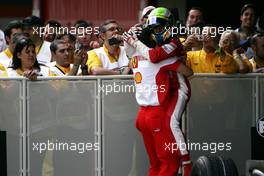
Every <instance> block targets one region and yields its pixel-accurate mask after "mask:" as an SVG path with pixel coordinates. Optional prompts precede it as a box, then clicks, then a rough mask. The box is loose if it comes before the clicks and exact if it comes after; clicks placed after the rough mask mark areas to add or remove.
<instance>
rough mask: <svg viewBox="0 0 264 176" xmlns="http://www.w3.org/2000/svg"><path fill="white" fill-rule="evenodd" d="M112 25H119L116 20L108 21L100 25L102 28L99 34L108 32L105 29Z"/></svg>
mask: <svg viewBox="0 0 264 176" xmlns="http://www.w3.org/2000/svg"><path fill="white" fill-rule="evenodd" d="M110 23H116V24H118V22H117V21H116V20H114V19H109V20H106V21H104V22H103V23H102V24H101V25H100V27H99V33H105V32H106V30H107V29H106V28H105V26H106V25H108V24H110Z"/></svg>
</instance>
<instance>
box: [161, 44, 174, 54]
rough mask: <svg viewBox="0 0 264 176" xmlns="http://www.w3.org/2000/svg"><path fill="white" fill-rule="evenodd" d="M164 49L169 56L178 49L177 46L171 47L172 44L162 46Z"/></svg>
mask: <svg viewBox="0 0 264 176" xmlns="http://www.w3.org/2000/svg"><path fill="white" fill-rule="evenodd" d="M162 48H163V49H164V51H165V52H166V53H167V54H170V53H171V52H172V51H174V50H175V49H176V46H174V45H171V44H165V45H163V46H162Z"/></svg>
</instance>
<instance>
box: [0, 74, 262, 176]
mask: <svg viewBox="0 0 264 176" xmlns="http://www.w3.org/2000/svg"><path fill="white" fill-rule="evenodd" d="M190 81H191V86H192V97H191V100H190V102H189V104H188V108H187V111H186V114H185V118H183V129H184V131H185V133H186V135H187V137H188V138H187V139H188V141H187V142H189V143H190V144H192V142H199V141H200V142H203V141H204V140H208V142H213V141H214V140H215V141H216V142H218V143H219V142H223V143H224V142H225V143H227V142H228V141H229V140H231V141H230V142H231V143H232V147H233V151H232V152H230V151H223V150H218V151H216V152H214V150H213V151H212V150H206V151H201V150H190V152H191V155H192V159H193V160H195V159H196V158H197V156H199V155H204V154H212V153H213V154H221V155H227V156H228V155H230V156H231V157H232V158H233V159H234V161H235V162H236V164H237V165H238V168H239V172H240V174H241V173H243V172H244V170H243V169H244V163H245V161H244V160H245V159H249V157H250V153H251V146H250V131H249V130H248V128H249V127H254V126H256V124H257V122H258V120H259V119H260V118H261V117H263V116H264V89H263V88H264V75H263V74H245V75H240V74H237V75H225V74H195V75H194V76H192V77H191V78H190ZM111 86H112V88H114V86H125V87H126V86H127V87H126V88H129V91H128V90H126V91H127V92H126V91H125V92H122V91H121V90H122V88H120V87H119V88H120V90H119V91H115V90H114V89H111V90H107V89H110V87H111ZM129 86H130V87H129ZM131 86H133V76H132V75H124V76H120V75H118V76H74V77H41V78H39V79H38V80H37V81H29V80H27V79H25V78H0V99H1V100H2V102H1V105H0V109H1V115H0V130H4V131H7V139H8V141H7V145H8V151H7V157H8V161H7V162H8V163H7V165H8V168H7V170H8V174H9V175H16V176H17V175H21V176H29V175H32V176H34V175H52V174H53V175H65V176H67V175H72V174H73V171H74V172H76V169H78V173H79V175H80V176H82V175H89V176H90V175H91V176H94V175H96V176H111V175H117V176H119V175H120V176H124V175H129V176H137V175H138V176H141V175H146V173H147V167H148V159H147V155H146V153H145V149H144V145H143V143H142V139H141V137H140V135H139V133H138V132H137V130H136V129H135V127H134V120H135V118H136V115H137V111H138V105H137V103H136V101H135V97H134V93H135V92H134V91H133V90H132V89H130V88H131ZM125 87H124V88H125ZM131 90H132V91H131ZM120 91H121V92H120ZM123 91H124V90H123ZM244 91H245V92H244ZM118 92H119V93H118ZM243 92H244V94H243ZM210 103H211V104H210ZM236 104H238V105H237V106H236ZM238 106H239V107H238ZM227 114H228V115H227ZM220 118H221V119H220ZM239 118H240V119H239ZM219 119H220V120H219ZM210 124H211V125H210ZM236 124H239V125H240V127H241V129H239V128H238V126H237V125H236ZM213 130H215V132H213ZM220 131H221V133H222V134H221V133H220ZM216 136H217V137H216ZM242 136H243V141H244V142H245V141H246V142H245V143H243V146H245V147H243V146H242V147H241V148H240V150H243V151H244V153H243V155H244V157H241V152H239V151H237V147H238V145H239V144H240V145H242V143H241V141H240V140H239V139H241V138H242ZM222 139H223V140H222ZM221 140H222V141H221ZM78 141H79V142H78ZM60 142H63V144H64V145H66V144H71V143H78V145H79V147H80V146H82V145H83V143H85V142H87V143H86V144H88V145H89V146H88V148H89V147H90V148H89V149H90V150H87V151H83V150H72V151H59V150H57V151H54V152H50V151H49V150H45V152H43V153H40V152H39V151H36V150H33V147H34V146H33V143H34V144H37V143H38V146H40V145H39V144H43V145H42V146H44V144H45V145H46V147H47V145H48V144H50V146H52V145H51V144H54V145H56V144H58V145H59V144H61V143H60ZM97 144H98V146H97ZM78 145H75V148H76V146H78ZM221 145H222V144H221ZM35 147H36V146H35ZM71 147H72V146H71ZM97 147H98V148H97ZM228 147H229V146H228ZM72 148H74V147H72ZM75 148H74V149H75ZM79 149H80V148H79ZM96 149H99V150H96ZM228 149H229V148H228ZM124 156H126V157H124ZM18 158H19V159H18ZM121 166H122V167H121Z"/></svg>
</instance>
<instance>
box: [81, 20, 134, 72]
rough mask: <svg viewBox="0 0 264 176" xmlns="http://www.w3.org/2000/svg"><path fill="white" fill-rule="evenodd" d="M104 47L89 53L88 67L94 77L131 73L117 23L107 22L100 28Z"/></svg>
mask: <svg viewBox="0 0 264 176" xmlns="http://www.w3.org/2000/svg"><path fill="white" fill-rule="evenodd" d="M99 32H100V37H101V38H102V39H103V41H104V44H103V46H102V47H100V48H97V49H93V50H91V51H89V52H88V60H87V63H86V64H87V66H88V71H89V73H91V74H93V75H119V74H128V73H129V71H130V68H129V66H128V65H129V60H128V58H127V56H126V52H125V50H124V47H123V46H120V45H121V43H122V36H121V35H120V34H121V28H120V27H119V25H118V23H117V21H115V20H106V21H105V22H103V24H102V25H101V26H100V28H99Z"/></svg>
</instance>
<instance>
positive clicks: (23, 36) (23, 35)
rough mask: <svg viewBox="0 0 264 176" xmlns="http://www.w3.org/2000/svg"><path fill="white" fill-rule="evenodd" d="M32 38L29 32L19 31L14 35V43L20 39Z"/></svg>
mask: <svg viewBox="0 0 264 176" xmlns="http://www.w3.org/2000/svg"><path fill="white" fill-rule="evenodd" d="M26 38H30V36H29V34H28V33H24V32H19V33H16V34H15V35H14V37H13V40H12V43H14V44H16V43H17V42H18V41H19V40H22V39H26Z"/></svg>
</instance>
